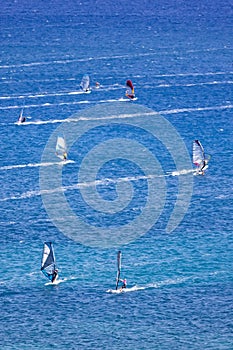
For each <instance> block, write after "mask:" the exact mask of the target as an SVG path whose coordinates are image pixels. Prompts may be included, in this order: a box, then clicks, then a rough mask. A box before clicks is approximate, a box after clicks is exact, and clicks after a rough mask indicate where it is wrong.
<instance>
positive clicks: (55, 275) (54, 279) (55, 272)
mask: <svg viewBox="0 0 233 350" xmlns="http://www.w3.org/2000/svg"><path fill="white" fill-rule="evenodd" d="M57 279H58V269H55V270H54V271H53V274H52V281H51V282H52V283H54V282H56V280H57Z"/></svg>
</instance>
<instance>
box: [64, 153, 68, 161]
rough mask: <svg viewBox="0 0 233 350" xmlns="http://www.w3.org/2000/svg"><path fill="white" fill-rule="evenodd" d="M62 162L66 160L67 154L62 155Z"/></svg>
mask: <svg viewBox="0 0 233 350" xmlns="http://www.w3.org/2000/svg"><path fill="white" fill-rule="evenodd" d="M63 160H64V161H66V160H67V153H66V152H64V153H63Z"/></svg>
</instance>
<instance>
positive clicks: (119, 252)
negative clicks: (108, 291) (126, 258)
mask: <svg viewBox="0 0 233 350" xmlns="http://www.w3.org/2000/svg"><path fill="white" fill-rule="evenodd" d="M120 275H121V251H120V250H119V251H118V253H117V281H116V290H117V288H118V284H119V281H120Z"/></svg>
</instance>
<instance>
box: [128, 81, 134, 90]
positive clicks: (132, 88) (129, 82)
mask: <svg viewBox="0 0 233 350" xmlns="http://www.w3.org/2000/svg"><path fill="white" fill-rule="evenodd" d="M126 86H128V87H129V88H130V89H131V90H132V91H134V87H133V83H132V81H131V80H127V81H126Z"/></svg>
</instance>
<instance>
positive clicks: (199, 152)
mask: <svg viewBox="0 0 233 350" xmlns="http://www.w3.org/2000/svg"><path fill="white" fill-rule="evenodd" d="M210 158H211V157H210V156H209V155H208V156H206V154H205V151H204V148H203V146H202V144H201V142H200V141H199V140H194V141H193V164H195V165H196V166H197V167H198V169H197V174H202V175H204V171H205V170H206V169H207V168H208V162H209V160H210Z"/></svg>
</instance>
